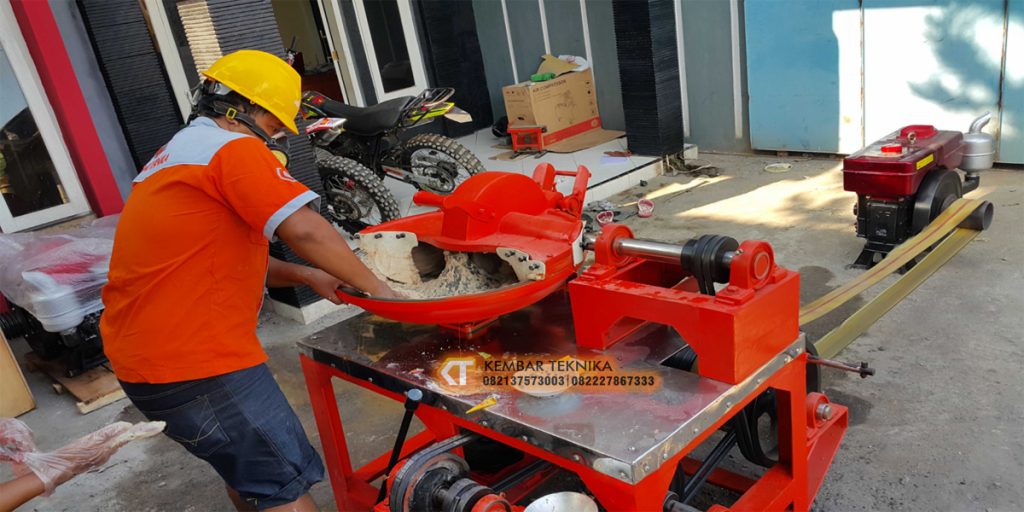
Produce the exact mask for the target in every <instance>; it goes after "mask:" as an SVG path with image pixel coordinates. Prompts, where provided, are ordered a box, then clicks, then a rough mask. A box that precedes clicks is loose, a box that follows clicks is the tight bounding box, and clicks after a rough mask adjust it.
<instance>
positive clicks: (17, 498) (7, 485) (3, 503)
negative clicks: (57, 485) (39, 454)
mask: <svg viewBox="0 0 1024 512" xmlns="http://www.w3.org/2000/svg"><path fill="white" fill-rule="evenodd" d="M44 492H46V486H44V485H43V481H42V480H40V479H39V477H38V476H36V475H35V474H33V473H29V474H27V475H22V476H19V477H17V478H15V479H14V480H11V481H9V482H0V511H2V512H7V511H10V510H14V509H16V508H18V507H20V506H22V505H24V504H25V502H27V501H28V500H31V499H32V498H35V497H36V496H39V495H40V494H42V493H44Z"/></svg>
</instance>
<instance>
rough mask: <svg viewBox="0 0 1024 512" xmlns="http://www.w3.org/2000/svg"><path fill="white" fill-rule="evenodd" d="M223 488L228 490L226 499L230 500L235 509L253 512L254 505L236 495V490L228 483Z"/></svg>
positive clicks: (242, 511)
mask: <svg viewBox="0 0 1024 512" xmlns="http://www.w3.org/2000/svg"><path fill="white" fill-rule="evenodd" d="M224 489H225V490H226V491H228V499H230V500H231V504H232V505H234V506H235V510H237V511H238V512H254V511H255V510H256V507H254V506H252V505H250V504H248V503H246V502H245V500H243V499H242V497H241V496H239V495H238V491H236V490H234V489H232V488H231V486H230V485H225V486H224Z"/></svg>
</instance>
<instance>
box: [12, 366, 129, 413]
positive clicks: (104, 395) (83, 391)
mask: <svg viewBox="0 0 1024 512" xmlns="http://www.w3.org/2000/svg"><path fill="white" fill-rule="evenodd" d="M25 360H26V361H27V362H28V363H29V365H30V366H31V367H34V368H35V369H36V370H39V371H42V372H43V373H45V374H47V375H49V376H50V378H51V379H53V380H54V381H56V383H55V384H54V385H53V389H54V391H56V392H58V393H62V392H64V391H67V392H68V393H71V395H72V396H74V397H75V399H77V400H78V404H77V405H78V411H79V412H81V413H82V414H88V413H90V412H92V411H95V410H96V409H99V408H100V407H103V406H105V405H109V404H112V403H114V402H116V401H118V400H120V399H122V398H125V394H124V390H122V389H121V384H120V383H118V382H117V377H115V376H114V373H113V372H111V371H110V369H108V368H107V367H105V366H98V367H96V368H93V369H91V370H89V371H87V372H85V373H83V374H81V375H78V376H75V377H68V376H67V374H66V373H65V371H66V369H65V368H64V365H63V364H61V362H60V361H59V360H51V361H46V360H44V359H43V358H41V357H39V356H37V355H36V353H35V352H29V353H28V354H26V355H25Z"/></svg>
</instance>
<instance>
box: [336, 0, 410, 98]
mask: <svg viewBox="0 0 1024 512" xmlns="http://www.w3.org/2000/svg"><path fill="white" fill-rule="evenodd" d="M352 5H353V7H355V11H356V22H357V24H358V25H359V33H360V37H361V39H362V41H363V47H364V48H365V50H366V60H367V63H368V64H369V67H370V76H371V78H372V79H373V87H374V89H375V92H376V94H377V101H378V102H381V101H385V100H389V99H392V98H397V97H399V96H415V95H417V94H419V92H420V91H421V90H423V89H425V88H426V87H427V79H426V73H424V70H423V57H422V56H421V54H420V45H419V41H418V40H417V38H416V26H415V25H414V24H413V19H412V6H411V5H410V4H409V0H353V2H352Z"/></svg>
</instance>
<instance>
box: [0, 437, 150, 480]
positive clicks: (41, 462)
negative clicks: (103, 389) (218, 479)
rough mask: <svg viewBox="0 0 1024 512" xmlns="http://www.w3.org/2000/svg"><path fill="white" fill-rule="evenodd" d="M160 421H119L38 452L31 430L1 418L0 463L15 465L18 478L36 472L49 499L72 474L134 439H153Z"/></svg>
mask: <svg viewBox="0 0 1024 512" xmlns="http://www.w3.org/2000/svg"><path fill="white" fill-rule="evenodd" d="M164 426H165V423H164V422H162V421H147V422H142V423H136V424H134V425H133V424H131V423H128V422H126V421H119V422H117V423H113V424H111V425H107V426H106V427H103V428H101V429H99V430H97V431H96V432H93V433H91V434H88V435H85V436H82V437H80V438H78V439H77V440H75V441H73V442H71V443H70V444H68V445H67V446H65V447H63V448H59V449H57V450H54V451H52V452H40V451H38V450H37V449H36V445H35V441H34V440H33V438H32V430H31V429H29V428H28V426H26V425H25V424H24V423H22V422H21V421H19V420H16V419H14V418H0V461H5V462H10V463H11V464H13V465H14V472H15V473H16V474H17V475H19V476H20V475H24V474H27V473H28V472H30V471H31V472H32V473H35V475H36V476H37V477H39V480H40V481H42V482H43V486H44V487H45V488H46V495H47V496H48V495H49V494H50V493H52V492H53V490H54V489H55V488H56V487H57V486H58V485H60V484H62V483H64V482H67V481H68V480H70V479H71V478H72V477H74V476H75V475H78V474H81V473H84V472H86V471H88V470H90V469H92V468H95V467H97V466H99V465H100V464H103V463H104V462H106V461H107V460H108V459H110V456H111V455H113V454H114V452H116V451H117V450H118V449H120V448H121V447H122V446H124V445H125V444H127V443H128V442H130V441H134V440H135V439H142V438H145V437H152V436H155V435H157V434H159V433H160V432H162V431H163V430H164Z"/></svg>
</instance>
